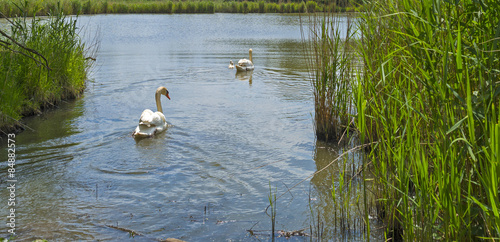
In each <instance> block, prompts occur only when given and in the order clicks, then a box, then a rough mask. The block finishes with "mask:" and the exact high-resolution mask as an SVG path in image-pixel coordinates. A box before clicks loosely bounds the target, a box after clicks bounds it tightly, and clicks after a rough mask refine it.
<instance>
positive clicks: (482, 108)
mask: <svg viewBox="0 0 500 242" xmlns="http://www.w3.org/2000/svg"><path fill="white" fill-rule="evenodd" d="M365 9H366V11H365V12H364V13H362V14H361V18H360V21H359V25H358V28H359V31H360V33H361V36H362V37H361V39H360V44H359V45H358V48H357V50H358V51H359V55H360V56H361V57H362V58H363V61H364V68H363V71H362V72H361V73H360V74H359V75H357V82H356V88H353V90H355V92H356V93H355V96H356V106H357V112H358V116H357V118H356V127H357V128H358V129H359V130H360V133H361V136H362V140H364V142H366V143H368V142H371V143H372V145H371V149H370V157H371V160H373V163H372V164H373V167H372V171H373V172H374V173H375V177H376V182H377V186H378V188H377V189H374V191H375V193H376V195H377V196H378V197H379V199H378V201H377V205H376V206H377V208H378V214H379V218H380V219H382V220H383V221H384V222H385V223H386V224H387V228H386V236H387V237H388V238H389V237H390V238H392V239H404V240H407V241H414V240H418V241H429V240H468V241H471V240H477V239H498V238H499V237H500V215H499V214H500V209H499V208H500V197H499V193H500V178H499V176H498V174H499V172H500V162H499V161H500V158H499V157H500V146H499V145H500V143H499V142H498V141H499V132H498V131H499V127H500V123H499V119H500V118H499V112H498V107H499V105H500V101H499V100H500V99H499V97H498V96H499V95H500V82H498V80H499V77H500V68H499V67H500V48H499V42H500V3H499V2H498V1H494V0H485V1H479V2H478V1H455V2H449V1H443V0H425V1H410V0H388V1H384V2H378V1H368V2H367V3H366V5H365Z"/></svg>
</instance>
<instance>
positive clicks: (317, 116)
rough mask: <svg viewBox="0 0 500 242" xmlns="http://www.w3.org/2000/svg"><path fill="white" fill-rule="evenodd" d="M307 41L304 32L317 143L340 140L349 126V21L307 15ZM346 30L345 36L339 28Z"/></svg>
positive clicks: (349, 19) (350, 66)
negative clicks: (312, 92)
mask: <svg viewBox="0 0 500 242" xmlns="http://www.w3.org/2000/svg"><path fill="white" fill-rule="evenodd" d="M309 18H310V19H309V22H310V23H311V24H310V26H308V28H309V29H308V30H306V31H307V32H306V33H307V35H308V36H307V37H306V33H305V32H304V31H303V33H302V36H303V39H304V43H305V50H306V56H307V60H308V69H309V72H310V80H311V84H312V87H313V91H314V103H315V109H314V124H315V130H316V137H317V139H318V140H323V141H333V140H336V141H338V140H340V139H341V138H342V137H343V135H345V134H346V130H347V129H348V128H349V126H350V125H351V124H352V123H351V120H352V114H353V113H354V110H353V108H354V105H353V102H354V98H353V96H352V84H353V83H352V81H353V80H354V74H353V73H354V62H353V61H352V58H353V53H352V51H351V50H350V49H351V46H350V44H351V42H352V41H353V33H354V31H353V26H354V24H353V23H352V22H351V18H350V17H347V21H348V22H347V23H346V24H345V25H344V23H343V22H341V20H342V19H341V17H340V16H339V15H337V14H332V13H329V14H319V15H309ZM344 27H345V28H346V29H345V35H344V34H343V33H342V28H344Z"/></svg>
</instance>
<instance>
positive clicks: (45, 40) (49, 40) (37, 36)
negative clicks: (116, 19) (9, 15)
mask: <svg viewBox="0 0 500 242" xmlns="http://www.w3.org/2000/svg"><path fill="white" fill-rule="evenodd" d="M9 21H10V29H8V30H5V32H8V33H9V34H4V35H3V36H2V39H0V41H1V43H2V44H1V45H0V63H2V64H1V66H0V93H1V95H0V103H1V106H0V127H1V128H5V127H7V126H10V125H13V124H16V123H17V121H18V120H19V119H20V118H21V117H23V116H25V115H28V114H31V113H37V112H40V110H41V109H43V108H45V107H50V106H54V105H56V104H57V103H58V102H60V101H61V100H63V99H69V98H74V97H76V96H78V95H79V94H80V93H81V92H82V91H83V89H84V88H85V81H86V80H87V71H88V70H89V68H90V67H91V65H92V63H93V62H92V60H91V59H92V58H87V54H91V53H89V50H88V49H87V47H86V45H85V44H84V43H83V42H82V41H81V39H80V37H79V36H78V33H77V32H78V30H77V27H76V20H72V19H67V18H66V17H65V16H64V15H63V14H62V13H61V12H54V14H51V17H50V18H48V19H43V20H42V19H39V18H27V17H26V15H24V17H21V18H16V19H12V20H9Z"/></svg>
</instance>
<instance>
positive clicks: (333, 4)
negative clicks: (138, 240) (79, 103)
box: [0, 0, 360, 17]
mask: <svg viewBox="0 0 500 242" xmlns="http://www.w3.org/2000/svg"><path fill="white" fill-rule="evenodd" d="M356 2H357V1H353V3H349V4H347V3H345V1H340V0H334V1H324V0H321V1H298V0H290V1H287V2H286V3H285V2H281V1H277V0H268V1H209V0H203V1H191V0H188V1H171V0H168V1H167V0H163V1H157V0H151V1H148V0H114V1H109V0H92V1H91V0H45V1H34V0H27V2H26V3H25V6H27V9H22V10H21V8H19V7H18V6H19V5H17V4H16V3H15V1H10V0H0V12H1V13H3V14H4V15H5V17H14V16H21V15H23V13H24V14H26V15H27V16H33V15H35V14H36V15H38V16H42V15H47V14H48V13H49V12H50V11H51V10H54V9H57V8H61V10H62V11H63V12H64V14H66V15H76V14H105V13H111V14H112V13H306V12H307V13H313V12H322V11H333V12H345V11H355V10H356V7H355V6H356V5H357V3H356ZM359 2H360V0H359ZM25 8H26V7H25Z"/></svg>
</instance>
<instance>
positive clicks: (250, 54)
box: [248, 49, 253, 63]
mask: <svg viewBox="0 0 500 242" xmlns="http://www.w3.org/2000/svg"><path fill="white" fill-rule="evenodd" d="M248 55H249V57H248V59H250V62H252V63H253V61H252V49H250V51H248Z"/></svg>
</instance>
